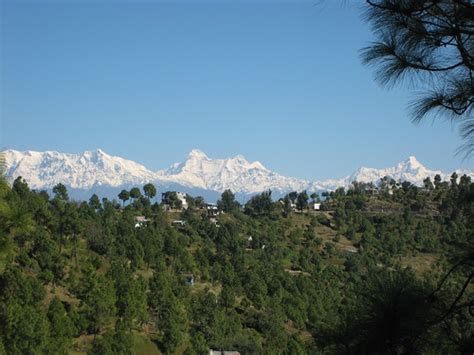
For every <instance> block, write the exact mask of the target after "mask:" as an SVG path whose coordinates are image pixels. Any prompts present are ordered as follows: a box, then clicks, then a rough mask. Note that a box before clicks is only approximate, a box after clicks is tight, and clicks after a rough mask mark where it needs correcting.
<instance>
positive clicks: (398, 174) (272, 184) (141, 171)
mask: <svg viewBox="0 0 474 355" xmlns="http://www.w3.org/2000/svg"><path fill="white" fill-rule="evenodd" d="M4 155H5V165H6V174H7V176H9V177H11V178H16V177H18V176H22V177H23V178H25V180H26V181H27V182H28V183H29V185H30V186H31V187H32V188H34V189H51V188H52V187H53V186H54V185H56V184H58V183H63V184H64V185H66V186H68V187H70V188H72V189H76V190H92V189H94V188H97V187H102V186H103V187H108V188H111V189H112V190H113V189H114V188H119V187H122V186H131V185H143V184H145V183H147V182H152V183H155V184H157V185H158V187H160V186H162V187H166V186H168V187H170V186H173V187H176V188H179V187H180V186H182V187H183V188H185V189H188V190H189V189H199V190H201V191H212V192H218V193H220V192H222V191H224V190H226V189H231V190H232V191H233V192H234V193H238V194H241V195H244V196H245V195H252V194H255V193H259V192H262V191H265V190H269V189H270V190H272V191H274V192H276V194H277V195H281V194H284V193H285V192H288V191H294V190H296V191H301V190H307V191H311V192H313V191H315V192H318V191H325V190H334V189H336V188H338V187H348V186H349V185H350V184H351V183H352V182H353V181H359V182H366V183H367V182H374V183H376V182H377V181H378V180H380V179H381V178H383V177H384V176H389V177H391V178H393V179H395V180H397V181H398V180H400V181H409V182H411V183H413V184H416V185H421V184H422V183H423V180H424V179H425V178H426V177H430V178H433V177H434V176H435V175H436V174H439V175H440V176H441V178H442V179H443V180H446V179H448V178H449V176H450V175H451V173H443V172H442V171H439V170H430V169H428V168H426V167H425V166H424V165H423V164H421V163H420V162H419V161H418V160H417V159H416V157H415V156H409V157H408V158H407V159H406V160H405V161H403V162H400V163H398V164H397V165H396V166H393V167H389V168H382V169H376V168H369V167H360V168H359V169H357V170H356V171H355V172H353V173H352V174H350V175H347V176H345V177H343V178H340V179H329V180H324V181H307V180H303V179H297V178H294V177H286V176H283V175H281V174H279V173H276V172H273V171H271V170H269V169H267V168H266V167H265V166H264V165H263V164H262V163H261V162H259V161H254V162H249V161H248V160H247V159H246V158H245V157H244V156H243V155H236V156H234V157H231V158H225V159H222V158H220V159H213V158H209V157H208V156H207V155H206V154H205V153H204V152H203V151H201V150H199V149H193V150H191V152H190V153H189V154H188V156H187V159H186V160H185V161H184V162H181V163H175V164H172V165H171V166H170V167H168V168H165V169H161V170H158V171H156V172H153V171H151V170H149V169H147V168H146V167H145V166H144V165H142V164H139V163H136V162H134V161H132V160H127V159H124V158H121V157H118V156H113V155H109V154H107V153H106V152H104V151H103V150H101V149H97V150H87V151H85V152H83V153H81V154H72V153H61V152H57V151H44V152H37V151H31V150H29V151H17V150H6V151H4ZM457 172H458V174H467V175H469V176H471V177H474V172H473V171H466V170H457ZM214 195H215V194H214Z"/></svg>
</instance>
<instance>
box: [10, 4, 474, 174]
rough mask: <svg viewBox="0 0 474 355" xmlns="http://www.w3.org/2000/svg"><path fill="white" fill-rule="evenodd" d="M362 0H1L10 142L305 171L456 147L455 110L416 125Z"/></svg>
mask: <svg viewBox="0 0 474 355" xmlns="http://www.w3.org/2000/svg"><path fill="white" fill-rule="evenodd" d="M360 3H361V2H358V1H357V2H356V1H344V0H341V1H339V0H326V1H321V0H314V1H298V0H291V1H290V0H288V1H271V0H266V1H264V0H261V1H250V0H248V1H243V0H242V1H199V0H195V1H167V2H165V1H129V2H119V1H108V0H102V1H100V0H97V1H89V2H84V1H76V0H73V1H56V2H53V1H49V2H48V1H35V2H25V1H21V0H15V1H13V0H2V1H1V26H2V27H1V30H2V33H1V61H2V63H1V64H2V78H1V84H2V105H1V118H2V126H1V130H2V131H1V145H2V147H3V148H12V149H19V150H58V151H62V152H71V153H79V152H82V151H84V150H91V149H96V148H101V149H103V150H104V151H106V152H108V153H109V154H112V155H118V156H122V157H124V158H127V159H132V160H135V161H137V162H140V163H142V164H144V165H145V166H147V167H148V168H150V169H153V170H158V169H161V168H164V167H167V166H168V165H170V164H171V163H173V162H176V161H183V160H184V159H185V157H186V155H187V153H188V152H189V151H190V150H191V149H193V148H199V149H201V150H203V151H204V152H206V153H207V154H208V155H209V156H210V157H229V156H233V155H237V154H243V155H244V156H246V157H247V158H248V159H249V160H259V161H261V162H262V163H263V164H264V165H265V166H267V167H268V168H270V169H272V170H275V171H277V172H279V173H281V174H284V175H288V176H294V177H298V178H305V179H310V180H313V179H326V178H333V177H334V178H336V177H341V176H344V175H347V174H349V173H351V172H352V171H353V170H355V169H356V168H358V167H359V166H362V165H363V166H370V167H388V166H393V165H395V164H396V163H397V162H399V161H402V160H404V159H406V157H407V156H409V155H416V156H417V158H418V160H420V161H421V162H422V163H423V164H425V165H426V166H428V167H429V168H433V169H442V170H446V171H448V170H451V169H455V168H459V167H463V168H473V165H474V164H473V160H472V159H471V160H470V161H464V162H463V161H462V157H461V156H455V150H456V148H457V147H458V146H459V145H460V144H461V141H460V139H459V138H458V135H457V130H456V127H453V126H452V125H451V124H450V123H449V122H443V121H436V122H434V123H432V122H425V123H424V124H421V125H413V124H412V123H411V122H410V119H409V117H408V112H407V103H408V102H409V100H410V96H411V95H413V93H412V92H410V91H408V90H407V89H406V88H397V89H396V90H390V91H389V90H386V89H382V88H381V87H380V86H379V85H378V84H377V83H375V82H374V80H373V73H372V71H371V69H370V68H367V67H364V66H363V65H362V64H361V61H360V58H359V52H358V51H359V49H360V48H362V47H364V46H365V45H367V44H368V43H369V42H370V41H371V40H372V36H371V33H370V31H369V29H368V27H367V25H366V24H364V23H363V22H362V21H361V19H360V7H359V6H360Z"/></svg>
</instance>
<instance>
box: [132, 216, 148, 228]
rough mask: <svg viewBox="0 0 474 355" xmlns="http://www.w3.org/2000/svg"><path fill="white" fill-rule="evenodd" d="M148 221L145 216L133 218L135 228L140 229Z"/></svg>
mask: <svg viewBox="0 0 474 355" xmlns="http://www.w3.org/2000/svg"><path fill="white" fill-rule="evenodd" d="M148 222H150V220H149V219H148V218H146V217H145V216H136V217H135V228H140V227H143V226H145V225H146V224H147V223H148Z"/></svg>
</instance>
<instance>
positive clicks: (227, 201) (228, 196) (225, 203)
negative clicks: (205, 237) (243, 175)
mask: <svg viewBox="0 0 474 355" xmlns="http://www.w3.org/2000/svg"><path fill="white" fill-rule="evenodd" d="M217 206H218V207H219V209H220V210H222V211H224V212H232V211H234V210H235V209H236V208H238V207H239V203H238V202H237V201H235V195H234V193H233V192H232V191H231V190H225V191H224V192H223V193H222V195H221V199H220V200H219V201H217Z"/></svg>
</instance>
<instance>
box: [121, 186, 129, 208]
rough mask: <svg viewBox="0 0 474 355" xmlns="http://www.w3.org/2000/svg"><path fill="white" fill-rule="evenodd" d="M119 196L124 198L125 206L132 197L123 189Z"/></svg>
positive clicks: (123, 203) (123, 204)
mask: <svg viewBox="0 0 474 355" xmlns="http://www.w3.org/2000/svg"><path fill="white" fill-rule="evenodd" d="M118 198H119V199H120V200H122V206H124V207H125V202H126V201H128V200H129V199H130V193H129V192H128V191H127V190H122V191H120V193H119V194H118Z"/></svg>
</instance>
